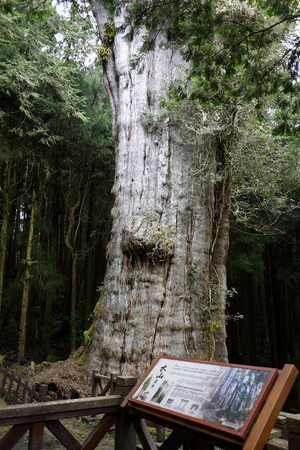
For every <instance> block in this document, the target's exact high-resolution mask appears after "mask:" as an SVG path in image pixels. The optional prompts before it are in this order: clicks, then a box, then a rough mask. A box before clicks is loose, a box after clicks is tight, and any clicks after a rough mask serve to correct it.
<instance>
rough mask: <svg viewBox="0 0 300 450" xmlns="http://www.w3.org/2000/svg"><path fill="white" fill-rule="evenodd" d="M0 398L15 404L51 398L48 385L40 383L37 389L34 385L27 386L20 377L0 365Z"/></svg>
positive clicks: (43, 400) (44, 400)
mask: <svg viewBox="0 0 300 450" xmlns="http://www.w3.org/2000/svg"><path fill="white" fill-rule="evenodd" d="M0 376H1V378H0V398H4V399H5V400H6V402H7V403H9V404H12V405H17V404H20V403H32V402H34V401H37V402H46V401H51V400H53V397H50V396H48V395H47V394H48V385H47V384H40V386H39V390H38V391H37V390H36V389H35V388H34V387H29V386H28V384H27V383H24V382H23V381H22V379H21V377H17V376H16V375H15V374H13V373H12V372H9V370H8V369H7V368H5V367H0Z"/></svg>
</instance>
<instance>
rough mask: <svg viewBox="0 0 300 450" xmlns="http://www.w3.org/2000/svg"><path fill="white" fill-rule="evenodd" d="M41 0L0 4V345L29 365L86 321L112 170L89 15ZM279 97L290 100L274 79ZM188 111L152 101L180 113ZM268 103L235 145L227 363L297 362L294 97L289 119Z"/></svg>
mask: <svg viewBox="0 0 300 450" xmlns="http://www.w3.org/2000/svg"><path fill="white" fill-rule="evenodd" d="M45 5H46V6H45V7H43V8H37V7H36V5H35V4H34V2H27V3H26V2H20V1H4V2H1V5H0V29H1V34H0V165H1V172H0V217H1V222H0V226H1V230H0V354H2V355H6V359H7V360H9V359H12V360H16V359H17V358H18V359H19V361H22V360H24V361H29V360H34V361H36V362H41V361H43V360H48V361H56V360H58V359H64V358H67V357H68V356H69V355H70V353H71V352H72V351H74V350H75V349H77V348H78V347H79V346H80V345H82V343H83V338H84V334H83V333H84V331H85V330H87V329H88V328H89V327H90V325H91V323H92V312H93V309H94V306H95V304H96V302H97V300H98V297H99V290H101V283H102V281H103V279H104V273H105V266H106V262H105V249H106V245H107V243H108V240H109V235H110V226H111V220H110V210H111V207H112V197H111V194H110V191H111V187H112V185H113V178H114V153H113V147H114V146H113V139H112V134H111V111H110V106H109V101H108V98H107V94H106V92H105V89H104V86H103V81H102V71H101V67H100V66H101V64H100V62H101V61H100V62H99V63H97V62H96V63H90V64H88V63H87V60H88V55H90V54H91V53H92V50H93V49H94V48H95V47H99V46H100V45H99V43H98V42H95V35H96V33H95V31H94V30H93V25H92V23H91V21H90V20H89V18H88V16H87V15H86V13H85V12H84V11H82V10H81V9H80V7H78V5H76V4H72V5H71V7H70V9H69V15H64V16H61V15H58V13H57V11H56V9H55V8H54V7H53V6H51V3H49V2H45ZM100 56H101V55H100ZM102 58H103V55H102ZM176 101H177V99H176ZM190 101H191V102H194V101H195V100H194V99H192V100H190ZM276 101H277V103H278V99H277V100H276ZM280 102H281V103H280ZM280 102H279V103H280V104H281V106H282V105H283V104H285V105H291V101H290V99H289V92H288V89H286V92H283V93H282V95H281V98H280ZM293 102H294V99H293ZM193 105H194V104H193ZM189 107H191V103H190V104H189V105H186V103H184V102H183V103H181V104H180V107H178V106H177V103H176V106H174V98H172V96H171V99H170V100H169V101H168V104H166V108H168V109H169V111H172V114H174V117H175V116H176V117H177V119H178V115H180V118H181V120H183V121H185V115H186V111H187V110H188V108H189ZM210 107H211V106H210ZM251 111H252V110H251V108H248V109H245V110H244V111H243V114H244V117H243V120H244V123H245V122H247V120H248V116H251V114H252V112H251ZM274 111H275V103H272V104H269V105H268V107H267V108H265V110H264V111H263V114H261V117H260V120H261V121H259V120H257V122H256V124H255V127H254V125H251V127H250V128H249V127H248V132H247V133H246V134H245V136H244V138H243V139H242V140H241V141H240V144H239V148H238V151H237V153H236V159H235V164H236V166H237V170H236V175H235V178H234V186H233V198H232V214H231V227H230V229H231V236H230V251H229V259H228V287H229V290H228V320H227V332H228V342H227V344H228V350H229V360H230V362H236V363H243V364H252V365H266V366H272V367H279V368H281V367H282V365H283V364H284V363H288V362H291V363H293V364H295V365H296V366H297V367H298V368H299V367H300V329H299V326H298V324H299V322H300V294H299V292H300V291H299V287H300V286H299V285H300V253H299V245H300V244H299V239H300V226H299V225H300V212H299V202H300V185H299V181H300V179H299V177H300V176H299V136H298V131H299V128H297V126H296V124H297V119H295V117H297V114H296V112H297V107H296V106H295V109H294V111H293V113H294V116H293V117H294V119H291V118H290V116H289V117H288V119H287V118H286V117H285V116H284V115H283V113H282V111H283V109H281V112H280V114H281V117H280V120H279V119H278V117H277V118H276V119H275V118H274V117H275V113H274ZM262 116H263V117H262ZM148 120H149V118H148ZM287 120H292V126H291V124H289V123H287ZM188 125H189V126H191V124H188ZM253 127H254V128H253ZM241 132H242V131H241ZM250 136H251V139H250ZM190 276H191V277H192V276H193V273H192V272H191V274H190ZM291 403H292V405H291V407H292V408H294V409H295V410H299V407H300V395H299V393H298V394H297V393H294V397H293V400H292V401H291Z"/></svg>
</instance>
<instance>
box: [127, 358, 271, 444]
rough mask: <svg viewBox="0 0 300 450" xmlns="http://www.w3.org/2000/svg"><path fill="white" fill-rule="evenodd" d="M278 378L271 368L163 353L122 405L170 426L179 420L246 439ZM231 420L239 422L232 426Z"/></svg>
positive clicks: (186, 423) (187, 424)
mask: <svg viewBox="0 0 300 450" xmlns="http://www.w3.org/2000/svg"><path fill="white" fill-rule="evenodd" d="M277 375H278V371H277V369H273V368H266V367H256V366H242V365H238V364H226V363H216V362H208V361H199V360H190V359H184V358H172V357H169V356H167V355H165V354H161V355H159V356H158V357H157V358H156V359H155V361H154V362H153V363H152V365H151V366H150V368H149V369H148V371H147V372H146V373H145V375H144V376H143V377H142V379H141V380H140V381H139V383H138V384H137V385H136V386H135V387H134V389H133V390H132V392H131V393H130V394H129V396H128V397H127V399H126V400H125V401H124V402H123V404H122V406H125V405H126V404H127V403H128V402H130V406H132V407H133V408H134V409H135V410H140V411H143V413H146V414H149V415H151V413H153V414H154V415H157V414H163V415H164V416H165V417H166V418H167V419H168V422H169V423H172V421H174V423H175V422H177V423H178V420H180V421H181V422H183V423H184V424H185V425H186V426H187V427H190V428H191V429H193V430H195V425H196V426H197V425H198V426H199V428H200V429H203V428H205V429H207V431H208V432H212V433H213V432H214V431H216V432H218V434H220V433H221V434H223V435H227V436H232V437H236V438H238V439H241V440H244V439H245V438H246V436H247V435H248V433H249V430H250V428H251V426H252V424H253V422H254V420H255V418H256V417H257V414H258V412H259V411H260V409H261V407H262V405H263V403H264V401H265V399H266V397H267V395H268V393H269V391H270V389H271V387H272V386H273V384H274V382H275V380H276V377H277ZM228 392H229V394H228ZM225 405H227V406H226V407H225ZM230 406H231V407H232V408H233V409H231V410H230ZM247 406H248V409H247ZM184 407H185V408H184ZM209 408H211V409H209ZM217 409H218V410H217ZM216 410H217V412H216ZM245 411H248V412H247V413H246V414H245ZM229 417H231V419H232V418H233V417H235V419H234V420H233V419H232V420H231V421H229V420H228V418H229Z"/></svg>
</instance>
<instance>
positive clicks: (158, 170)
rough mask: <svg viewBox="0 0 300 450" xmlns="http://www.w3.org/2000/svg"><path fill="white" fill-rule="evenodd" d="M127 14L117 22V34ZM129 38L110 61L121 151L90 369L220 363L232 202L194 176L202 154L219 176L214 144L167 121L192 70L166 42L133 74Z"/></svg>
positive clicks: (137, 41)
mask: <svg viewBox="0 0 300 450" xmlns="http://www.w3.org/2000/svg"><path fill="white" fill-rule="evenodd" d="M92 5H93V11H94V15H95V17H96V20H97V23H98V26H99V30H100V33H101V34H102V39H103V42H104V41H105V39H104V37H105V36H104V34H105V30H106V29H107V27H106V25H105V24H107V23H109V22H110V21H111V18H110V16H109V13H108V10H107V9H106V5H105V1H100V0H93V1H92ZM124 15H125V11H124V10H122V11H121V13H120V14H119V15H118V16H116V17H115V18H114V20H115V25H116V27H117V29H118V27H119V26H120V25H123V24H124ZM126 32H128V29H127V30H125V31H124V32H119V31H118V32H117V33H116V35H115V38H114V43H113V45H112V46H111V48H109V49H108V50H109V52H110V56H109V58H108V59H106V61H105V62H104V76H105V84H106V88H107V91H108V93H109V95H110V100H111V105H112V111H113V119H114V120H113V124H114V125H113V127H114V128H113V133H114V139H115V144H116V172H115V181H114V186H113V190H112V193H113V195H114V197H115V205H114V208H113V209H112V218H113V225H112V233H111V240H110V243H109V245H108V248H107V272H106V277H105V281H104V286H103V290H102V292H101V296H100V299H99V302H98V304H97V306H96V308H95V323H94V325H93V327H92V329H91V331H93V337H92V338H91V339H90V340H88V342H87V345H88V344H89V345H90V347H89V348H87V351H88V352H89V360H88V368H89V369H91V368H99V369H100V370H101V371H102V372H107V373H108V372H117V373H127V374H132V375H138V374H140V373H142V372H143V371H144V370H145V369H146V368H147V367H148V366H149V364H150V363H151V361H152V360H153V358H154V357H155V356H156V355H157V354H159V353H160V352H163V351H164V352H166V353H168V354H169V355H172V356H179V357H192V358H199V359H208V360H212V359H216V358H217V359H218V360H222V361H224V360H226V359H227V351H226V345H225V336H226V335H225V314H224V309H225V297H226V268H225V261H226V255H227V247H228V214H229V212H228V211H229V209H228V208H229V206H228V202H227V201H225V203H226V205H225V206H226V207H225V208H223V210H218V214H217V209H218V208H219V207H220V205H221V204H222V205H224V199H222V198H221V196H222V195H225V196H228V195H229V194H228V189H225V190H223V191H222V190H220V191H219V192H218V194H217V193H216V189H215V184H214V182H213V181H211V180H208V181H207V182H205V183H204V182H203V180H197V183H196V182H195V180H194V179H193V175H192V173H193V168H194V167H195V164H197V161H198V160H199V159H200V160H201V154H202V153H205V154H206V155H207V159H208V161H209V163H208V170H210V171H211V172H212V173H216V171H217V170H218V157H219V152H218V148H217V145H218V144H217V141H216V140H212V141H211V142H209V143H207V142H203V143H202V144H201V145H200V148H199V145H198V146H194V145H193V144H189V142H188V140H187V139H186V137H185V136H184V135H183V134H182V133H181V130H180V128H179V127H178V126H177V125H176V124H175V123H172V120H171V118H170V117H167V116H165V115H163V113H162V109H161V99H162V97H163V96H165V95H167V90H168V87H169V86H170V83H172V82H174V81H178V79H179V78H180V76H181V74H184V73H185V72H186V70H187V67H186V64H185V63H184V62H183V61H182V59H181V56H180V53H179V49H178V48H173V47H172V46H170V45H168V46H165V45H164V44H169V42H167V38H166V37H165V36H164V35H161V36H159V37H158V38H157V45H156V48H155V50H153V51H151V52H149V53H147V54H145V55H144V56H143V60H142V62H143V70H141V71H140V70H139V68H138V67H137V68H135V69H133V68H132V67H131V60H132V58H133V57H134V56H135V55H136V54H138V49H139V48H140V47H141V44H142V36H141V34H138V33H136V34H135V36H134V38H133V40H132V41H130V42H128V40H125V39H124V35H125V34H126ZM208 147H209V150H208ZM199 185H200V186H199ZM216 195H218V198H216ZM225 200H226V199H225ZM216 220H217V221H218V226H215V221H216ZM212 272H214V274H216V273H217V276H212ZM215 293H217V295H215Z"/></svg>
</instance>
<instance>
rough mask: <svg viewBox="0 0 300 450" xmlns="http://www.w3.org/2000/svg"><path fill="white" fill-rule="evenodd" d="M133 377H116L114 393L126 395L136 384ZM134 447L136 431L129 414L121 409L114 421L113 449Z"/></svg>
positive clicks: (122, 449) (123, 396)
mask: <svg viewBox="0 0 300 450" xmlns="http://www.w3.org/2000/svg"><path fill="white" fill-rule="evenodd" d="M136 382H137V379H136V378H134V377H122V376H120V377H117V379H116V394H118V395H120V396H121V397H122V398H125V397H127V395H128V394H129V392H130V391H131V389H132V388H133V387H134V386H135V385H136ZM135 448H136V432H135V429H134V426H133V423H132V421H131V419H130V417H129V415H128V414H127V413H126V412H125V411H124V410H123V409H122V411H121V412H120V414H119V417H118V419H117V422H116V430H115V450H132V449H135Z"/></svg>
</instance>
